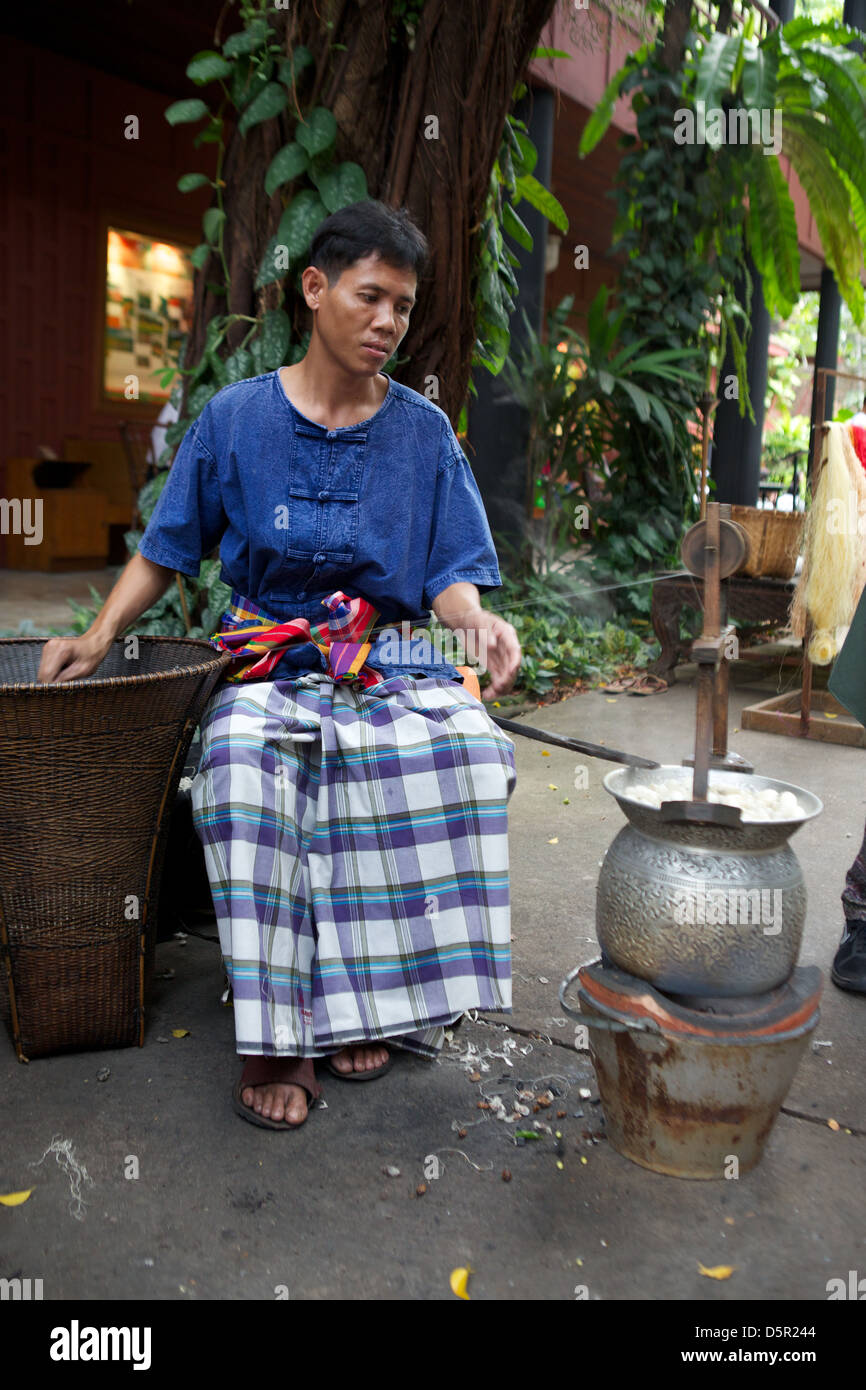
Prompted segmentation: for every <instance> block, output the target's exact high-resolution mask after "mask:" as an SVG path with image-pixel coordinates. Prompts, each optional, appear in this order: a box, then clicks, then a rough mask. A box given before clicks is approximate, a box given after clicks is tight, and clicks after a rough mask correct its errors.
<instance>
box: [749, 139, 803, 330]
mask: <svg viewBox="0 0 866 1390" xmlns="http://www.w3.org/2000/svg"><path fill="white" fill-rule="evenodd" d="M747 177H748V181H749V215H748V220H747V223H746V235H747V237H748V241H749V247H750V250H751V253H752V258H753V260H754V262H755V265H756V266H757V268H758V270H759V271H760V273H761V278H762V285H763V293H764V301H765V303H766V305H767V308H768V309H769V311H770V313H771V314H773V315H775V316H777V317H779V318H782V319H786V318H787V317H788V315H789V314H790V313H791V312H792V310H793V308H794V305H795V304H796V303H797V300H798V299H799V297H800V249H799V244H798V243H799V237H798V233H797V213H796V209H795V207H794V203H793V199H792V198H791V192H790V189H789V187H788V180H787V179H786V178H785V175H784V174H783V173H782V168H781V165H780V164H779V161H778V159H777V158H776V157H775V155H763V154H761V153H760V152H759V151H757V150H756V151H755V152H754V153H753V156H752V159H751V160H750V162H749V167H748V175H747Z"/></svg>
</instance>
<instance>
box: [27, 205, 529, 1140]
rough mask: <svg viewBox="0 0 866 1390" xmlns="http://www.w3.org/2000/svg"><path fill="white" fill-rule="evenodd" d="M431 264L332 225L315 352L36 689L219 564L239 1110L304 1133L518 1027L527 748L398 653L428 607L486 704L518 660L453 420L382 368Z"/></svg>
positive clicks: (195, 448) (199, 473) (251, 400)
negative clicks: (458, 1038) (362, 1092)
mask: <svg viewBox="0 0 866 1390" xmlns="http://www.w3.org/2000/svg"><path fill="white" fill-rule="evenodd" d="M427 257H428V248H427V243H426V241H425V239H424V237H423V235H422V233H421V232H420V231H419V229H418V228H417V227H416V226H415V224H414V223H413V222H412V221H411V219H410V218H409V216H408V214H407V213H406V212H405V211H403V210H399V211H398V210H393V209H390V208H387V207H386V206H384V205H383V204H381V203H376V202H372V201H364V202H362V203H357V204H354V205H353V206H352V207H349V208H344V209H342V210H341V211H340V212H337V213H335V214H333V215H332V216H331V217H329V218H327V219H326V220H325V221H324V222H323V223H322V224H321V226H320V227H319V229H318V230H317V232H316V235H315V237H314V238H313V242H312V245H311V249H310V264H309V265H308V266H307V267H306V269H305V270H304V273H303V277H302V283H303V289H304V296H305V299H306V302H307V305H308V307H309V309H310V310H311V313H312V329H311V336H310V344H309V348H308V351H307V353H306V356H305V357H304V358H303V359H302V360H301V361H300V362H298V363H297V364H295V365H294V366H291V367H282V368H279V369H278V370H276V371H273V372H266V373H264V374H262V375H261V376H257V377H253V378H251V379H247V380H243V381H239V382H236V383H234V384H232V385H230V386H226V387H224V388H223V390H221V391H219V392H218V393H217V394H216V395H215V396H214V397H213V398H212V400H211V401H210V402H209V403H208V404H207V405H206V406H205V408H204V410H203V411H202V412H201V414H200V415H199V417H198V419H197V420H196V421H195V422H194V424H193V425H192V426H191V427H190V429H189V430H188V431H187V433H186V435H185V436H184V439H183V441H182V443H181V445H180V448H179V449H178V452H177V455H176V457H175V460H174V463H173V465H172V468H171V470H170V473H169V476H168V479H167V481H166V484H165V487H164V488H163V491H162V493H161V494H160V498H159V501H158V503H157V506H156V508H155V509H154V512H153V515H152V517H151V519H150V522H149V524H148V526H147V528H146V530H145V532H144V535H143V536H142V538H141V541H140V543H139V547H138V554H137V555H136V556H134V557H133V558H132V560H131V561H130V563H129V564H128V565H127V567H126V569H125V570H124V573H123V575H122V576H121V578H120V579H119V580H118V583H117V584H116V585H115V588H114V589H113V590H112V593H111V594H110V595H109V597H108V599H107V600H106V602H105V605H104V607H103V609H102V611H101V613H100V614H99V617H98V618H97V619H96V621H95V622H94V624H93V625H92V627H91V628H90V629H89V631H88V632H87V633H86V634H85V635H84V636H83V637H80V638H75V639H69V638H58V639H52V640H51V641H50V642H48V643H46V649H45V653H44V655H43V660H42V665H41V667H40V671H39V676H38V679H39V680H58V679H59V680H71V679H76V678H81V677H83V676H85V675H88V674H90V672H92V671H93V670H95V669H96V667H97V666H98V665H99V663H100V661H101V660H102V659H103V657H104V656H105V654H106V652H107V651H108V649H109V647H110V646H111V643H112V642H113V641H114V639H115V638H116V637H117V636H118V635H119V634H122V633H123V632H124V631H125V630H126V628H127V627H128V626H129V625H130V623H132V622H134V621H135V620H136V618H138V617H139V616H140V615H141V613H143V612H145V611H146V610H147V609H148V608H149V607H150V606H151V605H152V604H153V603H154V602H155V601H156V599H157V598H158V597H159V596H160V594H162V593H163V592H164V590H165V588H166V587H167V585H168V584H169V583H171V582H172V581H173V579H174V573H175V571H177V570H180V571H181V572H182V573H184V574H188V575H191V576H193V577H197V576H198V573H199V565H200V561H201V559H202V557H203V556H206V555H208V554H210V552H211V551H212V550H213V548H214V547H215V546H216V545H217V544H219V545H220V558H221V562H222V578H223V579H224V580H225V582H226V583H228V584H229V585H230V586H231V589H232V595H231V603H230V606H229V608H228V610H227V612H226V613H225V614H224V616H223V621H222V623H221V628H220V633H219V634H218V636H217V637H216V638H215V639H214V640H215V641H216V642H217V643H218V644H219V645H221V646H224V647H226V648H227V649H229V650H232V652H233V654H234V656H235V660H234V661H233V663H232V667H231V669H230V671H229V674H228V676H227V679H226V680H225V681H223V682H221V683H220V685H219V686H218V687H217V689H216V690H215V692H214V693H213V695H212V696H211V698H210V700H209V701H208V704H207V706H206V707H205V710H204V712H203V715H202V719H201V732H202V757H201V762H200V765H199V769H198V772H197V774H196V777H195V779H194V782H193V787H192V792H191V796H192V806H193V819H194V822H195V825H196V831H197V833H198V835H199V837H200V839H201V841H202V844H203V847H204V852H205V859H206V863H207V870H208V879H209V882H210V887H211V894H212V897H213V901H214V907H215V911H216V915H217V922H218V926H219V933H220V943H221V947H222V952H223V957H224V960H225V965H226V970H227V972H228V975H229V978H230V979H231V981H232V985H233V994H234V1013H235V1029H236V1038H237V1049H238V1052H239V1054H240V1055H241V1056H242V1057H243V1058H244V1059H245V1066H244V1071H243V1074H242V1076H241V1078H240V1080H239V1081H238V1083H237V1085H236V1087H235V1092H234V1101H235V1106H236V1109H237V1110H238V1111H239V1113H241V1114H242V1115H243V1116H244V1117H245V1118H246V1119H249V1120H251V1121H252V1122H253V1123H257V1124H261V1125H265V1126H267V1127H269V1128H279V1129H286V1128H296V1127H297V1126H298V1125H299V1124H301V1123H303V1121H304V1120H305V1118H306V1114H307V1111H308V1108H309V1106H310V1104H311V1103H312V1100H313V1099H315V1098H316V1097H318V1095H319V1094H320V1088H319V1086H318V1083H317V1081H316V1078H315V1074H314V1059H316V1058H322V1059H327V1060H326V1063H325V1064H326V1066H327V1067H328V1069H329V1070H330V1071H331V1072H332V1073H333V1074H334V1075H336V1076H340V1077H343V1078H345V1079H347V1080H367V1079H372V1078H373V1077H374V1076H378V1075H381V1073H382V1072H383V1071H384V1070H386V1069H387V1067H388V1065H389V1052H388V1047H387V1046H386V1041H387V1042H388V1043H390V1044H391V1045H392V1046H397V1047H400V1048H403V1049H405V1050H408V1051H411V1052H415V1053H417V1054H420V1055H422V1056H427V1057H431V1058H432V1057H435V1056H436V1055H437V1053H438V1052H439V1051H440V1050H441V1047H442V1045H443V1040H444V1031H445V1028H446V1027H447V1026H448V1024H449V1023H451V1022H453V1021H455V1020H456V1019H457V1018H459V1017H460V1015H461V1014H462V1013H463V1012H464V1011H465V1010H466V1009H470V1008H489V1009H495V1010H498V1011H505V1012H509V1011H510V1008H511V967H510V961H511V956H510V937H511V931H510V907H509V884H508V843H507V817H506V808H507V802H508V799H509V797H510V795H511V793H512V791H513V789H514V786H515V783H516V773H515V770H514V756H513V743H512V741H511V739H510V738H508V736H507V735H506V734H505V733H504V732H503V731H502V730H500V729H499V728H498V726H497V725H495V724H494V723H493V721H492V720H491V719H490V718H489V716H488V715H487V712H486V710H485V709H484V707H483V704H482V703H481V702H480V701H479V700H478V699H476V698H475V697H474V696H473V695H471V694H470V693H469V692H467V691H466V690H465V689H464V687H463V684H462V677H461V676H460V675H459V674H458V672H457V669H456V668H455V667H454V666H453V665H451V664H450V663H448V662H446V661H444V660H443V659H442V657H441V656H440V655H439V654H438V653H437V652H436V651H435V649H434V648H433V647H432V645H431V644H430V643H429V642H428V643H427V646H426V651H423V652H421V653H420V656H419V653H418V650H417V646H418V644H417V642H416V641H413V642H412V643H411V644H410V643H409V642H404V643H398V645H397V648H396V650H395V642H394V637H395V629H399V628H400V625H401V624H403V623H408V624H410V625H411V626H412V627H417V626H418V624H419V623H420V624H422V625H423V624H424V623H429V618H430V609H431V608H432V609H433V611H434V612H435V613H436V615H437V617H438V618H439V620H440V621H441V622H442V623H443V624H444V625H445V626H446V627H448V628H451V629H454V630H456V631H459V632H460V633H461V636H462V638H463V641H464V645H468V644H469V643H470V642H471V641H472V640H473V639H474V641H476V642H478V643H479V644H480V646H481V649H482V660H484V661H485V663H486V665H487V666H488V668H489V670H490V674H491V683H490V686H489V688H488V690H487V692H486V698H487V699H495V698H496V697H497V696H498V695H500V694H502V693H504V692H505V691H507V690H509V689H510V688H511V687H512V685H513V682H514V677H515V675H516V673H517V670H518V668H519V665H520V646H519V643H518V640H517V634H516V633H515V631H514V628H513V627H512V626H511V625H510V624H509V623H507V622H505V621H504V620H503V619H501V618H498V617H496V616H495V615H494V614H492V613H490V612H487V611H486V610H484V609H482V608H481V605H480V601H479V600H480V594H481V593H482V592H487V591H488V590H490V589H493V588H496V587H498V586H499V585H500V584H501V578H500V574H499V569H498V564H497V558H496V552H495V549H494V546H493V542H492V537H491V534H490V529H489V526H488V523H487V519H486V516H485V514H484V509H483V505H482V502H481V498H480V494H479V492H478V488H477V485H476V483H475V479H474V477H473V475H472V471H471V468H470V467H469V464H468V461H467V460H466V457H465V455H464V454H463V452H462V450H461V448H460V446H459V443H458V441H457V438H456V436H455V435H454V432H453V430H452V428H451V425H450V422H449V421H448V418H447V416H446V415H445V414H444V412H443V411H442V410H440V408H439V407H438V406H436V405H435V404H434V403H433V402H432V401H429V400H427V399H426V397H424V396H422V395H420V394H419V393H417V392H415V391H411V390H410V389H409V388H407V387H405V386H402V385H400V384H399V383H397V382H395V381H393V380H392V379H391V378H389V377H388V376H386V375H384V374H382V372H381V371H380V369H381V367H383V366H384V365H385V364H386V363H387V362H388V361H389V360H390V359H391V358H392V357H393V355H394V353H395V352H396V350H397V347H398V345H399V343H400V342H401V340H402V339H403V337H404V336H405V334H406V331H407V329H408V326H409V316H410V313H411V309H412V305H413V304H414V301H415V290H416V285H417V279H418V275H419V273H422V272H423V270H424V268H425V266H426V263H427ZM395 657H396V658H397V659H396V660H395Z"/></svg>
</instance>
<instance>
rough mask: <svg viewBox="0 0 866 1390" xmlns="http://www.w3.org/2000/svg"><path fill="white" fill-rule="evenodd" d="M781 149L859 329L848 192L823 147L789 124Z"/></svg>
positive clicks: (858, 252)
mask: <svg viewBox="0 0 866 1390" xmlns="http://www.w3.org/2000/svg"><path fill="white" fill-rule="evenodd" d="M785 149H786V153H788V154H790V156H791V161H792V163H793V165H794V168H795V170H796V172H797V177H798V178H799V180H800V182H801V184H802V185H803V189H804V191H805V193H806V196H807V198H808V199H809V206H810V209H811V212H812V215H813V217H814V218H815V224H816V226H817V228H818V235H819V236H820V238H821V245H822V247H823V248H824V255H825V256H826V258H827V263H828V265H829V266H830V268H831V270H832V271H833V273H834V275H835V276H836V279H837V281H838V284H839V291H840V293H841V295H842V297H843V299H844V300H845V302H846V304H847V305H848V307H849V309H850V310H851V315H852V317H853V319H854V322H855V323H856V324H858V325H859V324H861V323H862V322H863V311H864V301H863V286H862V284H861V282H860V270H861V267H862V264H863V247H862V245H861V242H860V238H859V236H858V233H857V227H856V224H855V222H854V219H853V217H852V215H851V206H850V202H849V200H848V190H847V188H846V187H845V184H844V183H843V181H842V180H841V179H840V178H839V176H838V174H837V172H836V167H835V165H834V163H833V161H832V159H831V157H830V155H829V154H828V152H827V150H826V149H825V147H824V146H823V145H821V144H819V143H818V141H817V140H815V139H813V138H812V136H811V135H810V134H808V133H807V132H806V131H805V130H804V129H802V127H801V126H800V125H798V124H796V123H793V122H791V121H789V122H788V125H787V128H786V130H785Z"/></svg>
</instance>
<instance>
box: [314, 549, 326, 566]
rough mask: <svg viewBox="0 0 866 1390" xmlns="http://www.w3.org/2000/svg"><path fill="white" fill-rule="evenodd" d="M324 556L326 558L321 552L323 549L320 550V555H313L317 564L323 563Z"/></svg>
mask: <svg viewBox="0 0 866 1390" xmlns="http://www.w3.org/2000/svg"><path fill="white" fill-rule="evenodd" d="M324 558H325V557H324V555H323V554H322V553H321V551H320V552H319V554H318V555H314V556H313V559H314V560H315V562H316V564H317V565H320V564H321V563H322V561H323V560H324Z"/></svg>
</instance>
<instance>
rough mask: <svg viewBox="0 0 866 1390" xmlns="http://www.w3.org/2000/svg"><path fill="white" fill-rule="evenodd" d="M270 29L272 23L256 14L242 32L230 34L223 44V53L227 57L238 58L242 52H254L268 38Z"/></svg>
mask: <svg viewBox="0 0 866 1390" xmlns="http://www.w3.org/2000/svg"><path fill="white" fill-rule="evenodd" d="M269 29H270V25H269V24H268V22H267V20H266V19H262V18H260V17H259V16H256V18H255V19H253V20H252V22H251V23H250V24H248V25H247V26H246V28H245V29H242V30H241V31H240V33H238V34H229V36H228V38H227V39H226V41H225V43H224V44H223V53H224V54H225V55H226V57H227V58H236V57H238V56H239V55H240V54H242V53H252V52H253V50H254V49H256V48H260V47H261V46H262V44H263V43H264V42H265V41H266V40H267V37H268V32H269Z"/></svg>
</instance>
